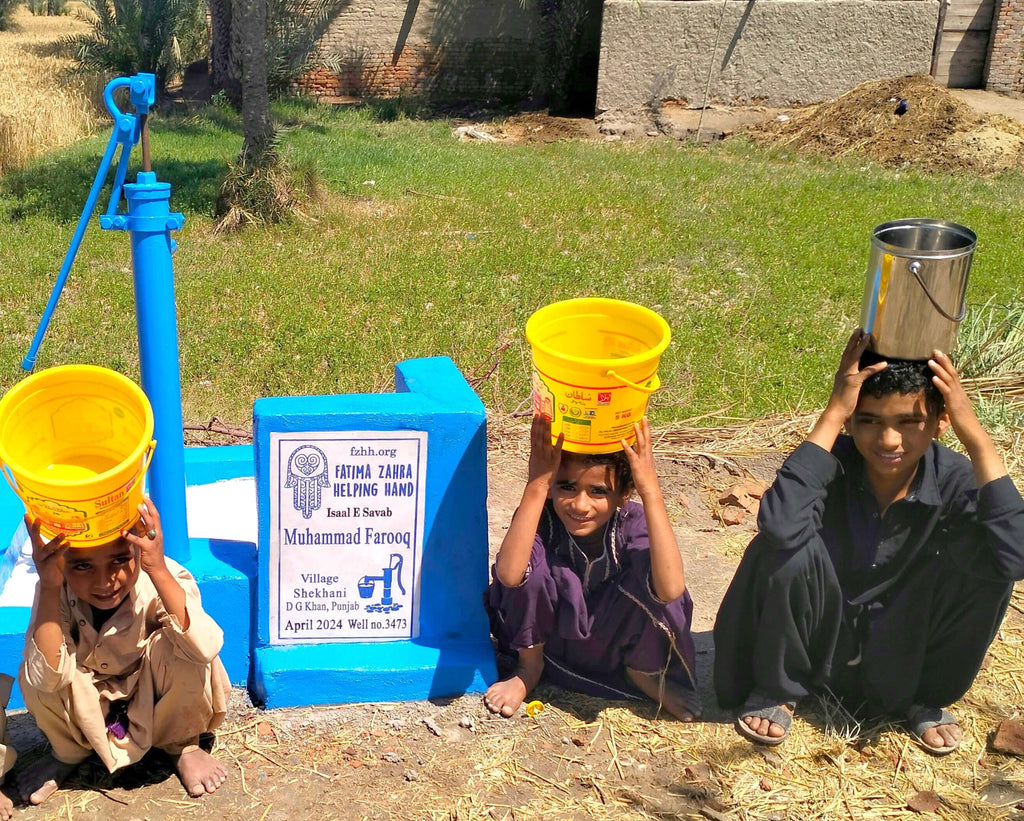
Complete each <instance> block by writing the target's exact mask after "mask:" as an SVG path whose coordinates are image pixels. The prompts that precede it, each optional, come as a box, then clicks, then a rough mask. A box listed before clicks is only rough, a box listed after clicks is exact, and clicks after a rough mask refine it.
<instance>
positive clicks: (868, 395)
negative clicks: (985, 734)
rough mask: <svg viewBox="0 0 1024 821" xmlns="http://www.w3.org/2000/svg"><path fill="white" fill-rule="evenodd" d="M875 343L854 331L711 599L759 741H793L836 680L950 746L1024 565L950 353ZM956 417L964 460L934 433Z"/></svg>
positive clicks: (983, 436)
mask: <svg viewBox="0 0 1024 821" xmlns="http://www.w3.org/2000/svg"><path fill="white" fill-rule="evenodd" d="M868 343H869V337H868V336H866V335H864V334H862V333H861V332H860V331H857V332H855V333H854V334H853V336H852V337H851V338H850V341H849V343H848V344H847V346H846V350H845V351H844V352H843V356H842V361H841V363H840V366H839V371H838V373H837V374H836V377H835V384H834V387H833V390H832V395H831V397H830V398H829V401H828V405H827V407H826V408H825V411H824V412H823V413H822V415H821V417H820V418H819V419H818V421H817V423H816V424H815V425H814V427H813V429H812V430H811V433H810V435H809V436H808V437H807V441H806V442H804V443H803V444H802V445H800V446H799V447H798V448H797V449H796V450H795V451H794V452H793V453H792V454H791V455H790V456H789V458H788V459H787V460H786V462H785V463H784V464H783V466H782V468H781V469H780V470H779V474H778V477H777V478H776V480H775V483H774V484H773V485H772V487H771V489H770V490H769V491H768V492H767V493H766V494H765V496H764V498H763V499H762V502H761V510H760V514H759V517H758V526H759V528H760V533H759V534H758V535H757V536H756V537H755V538H754V540H753V541H752V542H751V543H750V546H749V547H748V548H747V551H746V554H745V555H744V557H743V560H742V562H741V563H740V566H739V568H738V569H737V571H736V576H735V578H734V579H733V581H732V584H731V585H730V587H729V589H728V591H727V592H726V595H725V598H724V599H723V601H722V605H721V608H720V610H719V612H718V620H717V623H716V625H715V631H714V636H715V648H716V659H715V690H716V692H717V694H718V699H719V702H720V703H721V705H722V706H723V707H724V708H738V715H737V719H736V725H735V726H736V729H737V731H738V732H739V733H740V734H742V735H744V736H746V737H747V738H749V739H751V740H752V741H755V742H758V743H761V744H767V745H775V744H780V743H781V742H782V741H783V740H784V739H785V738H786V734H787V733H788V731H789V727H790V722H791V718H792V714H793V710H794V707H795V703H796V701H797V700H798V699H800V698H801V697H802V696H805V695H807V694H808V693H811V692H816V693H823V692H831V693H832V694H833V695H835V696H836V697H837V698H839V699H840V700H841V701H842V702H843V704H844V705H845V706H846V707H847V708H848V709H849V710H850V711H851V712H853V713H855V714H861V715H876V716H877V715H892V716H899V717H901V718H903V719H905V721H906V725H907V728H908V729H909V731H910V733H911V734H912V735H913V736H914V738H915V739H916V740H917V741H918V742H919V743H920V744H921V745H922V746H923V747H924V748H925V749H926V750H928V751H929V752H931V753H934V754H936V755H943V754H946V753H949V752H952V751H953V750H955V749H956V748H957V747H958V746H959V745H960V740H961V730H960V727H959V725H958V724H957V721H956V719H955V718H954V717H953V716H952V715H951V714H950V713H949V712H948V711H946V710H945V709H943V708H944V707H946V706H947V705H949V704H951V703H952V702H954V701H956V700H957V699H959V698H960V697H961V696H963V695H964V693H966V692H967V690H968V688H969V687H970V686H971V684H972V683H973V681H974V678H975V676H976V675H977V673H978V670H979V669H980V668H981V663H982V660H983V659H984V656H985V652H986V650H987V648H988V646H989V644H990V643H991V642H992V639H993V638H994V637H995V634H996V630H997V629H998V627H999V623H1000V622H1001V620H1002V617H1003V614H1004V612H1005V611H1006V607H1007V603H1008V602H1009V598H1010V593H1011V590H1012V588H1013V581H1014V580H1017V579H1021V578H1024V501H1022V499H1021V495H1020V493H1019V492H1018V491H1017V488H1016V487H1015V486H1014V484H1013V482H1012V480H1011V479H1010V478H1009V476H1007V472H1006V468H1005V467H1004V466H1003V462H1002V460H1001V458H1000V457H999V454H998V453H997V452H996V449H995V447H994V445H993V444H992V440H991V439H990V438H989V436H988V434H987V433H986V432H985V431H984V429H983V428H982V427H981V425H980V423H979V422H978V418H977V417H976V416H975V414H974V411H973V409H972V407H971V403H970V400H969V399H968V398H967V394H966V393H965V392H964V389H963V387H962V386H961V384H960V377H959V375H958V374H957V371H956V369H955V368H954V367H953V364H952V363H951V362H950V360H949V357H947V356H946V355H945V354H943V353H941V352H940V351H935V352H934V353H933V355H932V358H931V359H930V360H928V362H908V361H901V360H892V361H889V362H885V361H884V360H881V361H880V358H879V357H877V356H875V355H873V354H871V353H865V351H866V350H867V347H868ZM844 425H845V427H846V430H847V432H848V434H849V435H848V436H844V435H842V434H841V431H842V429H843V427H844ZM949 425H952V426H953V430H954V432H955V433H956V435H957V437H958V438H959V439H960V441H961V443H962V444H963V445H964V447H965V449H966V450H967V452H968V454H969V455H970V459H967V458H965V457H963V456H960V455H958V454H956V453H954V452H952V451H951V450H949V449H948V448H945V447H943V446H942V445H940V444H938V443H937V442H935V441H934V439H935V438H937V437H939V436H941V435H942V433H943V432H944V431H945V429H946V428H947V426H949Z"/></svg>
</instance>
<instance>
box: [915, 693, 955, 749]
mask: <svg viewBox="0 0 1024 821" xmlns="http://www.w3.org/2000/svg"><path fill="white" fill-rule="evenodd" d="M943 724H955V725H957V726H958V727H959V726H960V722H958V721H957V720H956V717H955V716H954V715H953V714H952V713H951V712H949V711H948V710H942V709H940V708H938V707H925V706H923V705H921V704H915V705H914V706H913V707H911V708H910V710H908V711H907V731H908V732H909V733H910V735H911V737H912V738H913V739H914V741H916V742H917V743H918V744H920V745H921V748H922V749H924V750H926V751H927V752H929V753H931V754H932V755H937V756H941V755H949V754H950V753H951V752H953V750H955V749H956V748H957V747H959V746H960V743H961V741H963V737H962V736H961V738H960V740H959V741H957V742H956V743H955V744H952V745H950V746H948V747H934V746H932V745H931V744H928V743H926V742H925V740H924V734H925V731H926V730H930V729H931V728H932V727H939V726H941V725H943Z"/></svg>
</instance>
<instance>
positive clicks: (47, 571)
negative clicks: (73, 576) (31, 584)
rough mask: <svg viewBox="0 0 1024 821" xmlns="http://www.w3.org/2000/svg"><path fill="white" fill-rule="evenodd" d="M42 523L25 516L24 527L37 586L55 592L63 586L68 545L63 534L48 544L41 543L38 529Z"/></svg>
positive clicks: (41, 537) (40, 534)
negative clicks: (30, 546)
mask: <svg viewBox="0 0 1024 821" xmlns="http://www.w3.org/2000/svg"><path fill="white" fill-rule="evenodd" d="M42 526H43V523H42V521H41V520H39V519H33V518H32V517H31V516H30V515H29V514H28V513H26V514H25V527H27V528H28V535H29V537H30V538H31V539H32V561H33V563H34V564H35V566H36V573H37V574H38V575H39V586H40V587H41V588H42V589H44V590H57V589H60V587H61V585H62V584H64V554H65V553H66V552H67V549H68V544H67V541H66V539H65V537H64V534H63V533H60V534H58V535H57V537H56V538H55V539H53V540H52V541H49V542H43V536H42V533H41V532H40V528H41V527H42Z"/></svg>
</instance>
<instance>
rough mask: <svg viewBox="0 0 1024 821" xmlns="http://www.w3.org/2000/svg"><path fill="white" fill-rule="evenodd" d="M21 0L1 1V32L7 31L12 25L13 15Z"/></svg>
mask: <svg viewBox="0 0 1024 821" xmlns="http://www.w3.org/2000/svg"><path fill="white" fill-rule="evenodd" d="M20 2H21V0H0V31H7V29H8V28H9V27H10V25H11V15H13V14H14V9H15V7H16V6H17V5H18V4H19V3H20Z"/></svg>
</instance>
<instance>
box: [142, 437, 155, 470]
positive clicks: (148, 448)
mask: <svg viewBox="0 0 1024 821" xmlns="http://www.w3.org/2000/svg"><path fill="white" fill-rule="evenodd" d="M154 450H156V439H150V440H149V444H148V445H147V446H146V453H145V459H146V461H145V462H144V463H143V465H142V473H141V474H139V475H140V476H145V475H146V471H147V470H149V463H150V462H152V461H153V451H154Z"/></svg>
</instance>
